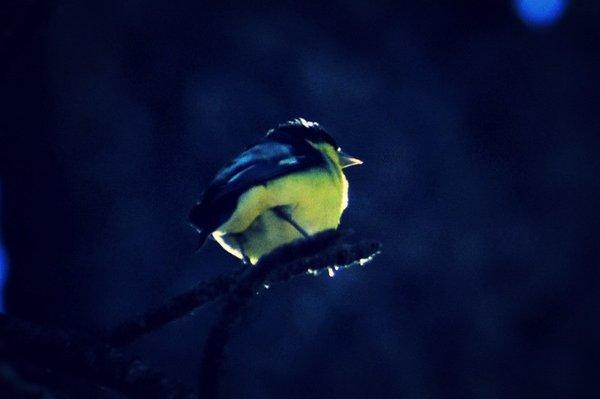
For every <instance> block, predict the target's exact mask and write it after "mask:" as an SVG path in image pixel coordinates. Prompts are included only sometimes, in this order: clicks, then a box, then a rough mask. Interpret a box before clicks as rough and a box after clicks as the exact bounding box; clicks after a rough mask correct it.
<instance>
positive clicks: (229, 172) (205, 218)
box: [189, 140, 326, 245]
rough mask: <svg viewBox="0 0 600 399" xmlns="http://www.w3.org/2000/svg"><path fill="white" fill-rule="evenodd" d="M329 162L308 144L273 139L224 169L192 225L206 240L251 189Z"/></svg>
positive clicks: (194, 211) (206, 193)
mask: <svg viewBox="0 0 600 399" xmlns="http://www.w3.org/2000/svg"><path fill="white" fill-rule="evenodd" d="M325 165H326V161H325V159H324V158H323V156H322V155H321V153H320V152H319V151H317V150H316V149H314V148H313V147H312V146H311V145H310V144H308V143H307V142H303V143H301V144H299V143H295V144H294V145H290V144H284V143H280V142H275V141H271V140H263V141H262V142H260V143H259V144H257V145H255V146H254V147H251V148H250V149H248V150H246V151H244V152H243V153H242V154H240V155H239V156H238V157H237V158H235V159H233V160H232V161H231V162H230V163H229V164H228V165H226V166H225V167H224V168H223V169H221V170H220V171H219V172H218V173H217V175H216V176H215V179H214V180H213V181H212V183H211V184H210V185H209V186H208V187H207V188H206V190H205V191H204V193H203V194H202V198H201V200H200V201H199V202H198V203H197V204H196V206H194V208H192V210H191V212H190V216H189V219H190V222H191V223H192V224H193V225H194V226H196V228H197V229H198V230H199V231H200V233H201V236H202V237H201V242H200V245H202V243H203V242H204V239H205V238H206V237H207V236H208V235H209V234H210V233H212V232H213V231H214V230H215V229H217V228H218V227H219V226H220V225H221V224H223V223H224V222H225V221H226V220H227V219H229V217H230V216H231V214H232V213H233V211H234V210H235V207H236V206H237V201H238V199H239V197H240V195H242V194H243V193H244V192H246V191H247V190H249V189H250V188H252V187H254V186H256V185H259V184H264V183H266V182H268V181H269V180H273V179H276V178H278V177H281V176H284V175H287V174H289V173H294V172H297V171H301V170H307V169H311V168H316V167H324V166H325Z"/></svg>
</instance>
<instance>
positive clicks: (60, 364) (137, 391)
mask: <svg viewBox="0 0 600 399" xmlns="http://www.w3.org/2000/svg"><path fill="white" fill-rule="evenodd" d="M0 345H1V348H0V349H1V350H2V352H3V354H4V355H5V356H7V357H9V358H14V359H17V360H20V361H23V360H27V361H30V362H32V363H35V364H38V365H40V366H45V367H48V368H51V369H56V370H59V371H64V372H67V373H69V374H71V375H74V376H78V377H82V378H84V379H87V380H89V381H91V382H93V383H95V384H97V385H99V386H102V387H106V388H109V389H113V390H115V391H117V392H121V393H123V394H125V395H127V396H128V397H131V398H144V399H148V398H161V399H162V398H169V399H179V398H186V399H191V398H196V395H195V394H194V393H193V392H192V391H191V390H189V389H187V388H185V387H184V386H182V385H181V384H179V383H176V382H172V381H170V380H169V379H167V378H166V377H164V376H163V375H162V374H160V373H158V372H157V371H154V370H152V369H150V368H148V367H147V366H146V365H144V364H143V363H142V362H140V361H139V360H137V359H131V358H128V357H127V356H125V355H124V354H122V353H120V352H119V351H117V350H116V349H114V348H112V347H110V346H108V345H106V344H104V343H99V342H97V341H95V340H93V339H90V338H88V337H85V336H83V335H80V334H77V333H73V332H67V331H64V330H58V329H49V328H46V327H41V326H39V325H37V324H33V323H30V322H27V321H23V320H19V319H17V318H14V317H11V316H8V315H5V314H0Z"/></svg>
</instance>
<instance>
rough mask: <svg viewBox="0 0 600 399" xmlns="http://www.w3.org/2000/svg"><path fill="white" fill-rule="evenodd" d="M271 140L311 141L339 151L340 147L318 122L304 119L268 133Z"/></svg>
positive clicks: (295, 120) (287, 141)
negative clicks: (327, 145)
mask: <svg viewBox="0 0 600 399" xmlns="http://www.w3.org/2000/svg"><path fill="white" fill-rule="evenodd" d="M266 137H267V138H268V139H269V140H274V141H278V142H282V143H294V142H298V141H303V140H309V141H311V142H313V143H315V144H316V143H327V144H330V145H331V146H333V148H335V149H338V148H339V147H338V145H337V143H336V142H335V140H334V139H333V137H331V136H330V135H329V133H327V132H326V131H325V129H323V128H322V127H321V125H319V124H318V123H317V122H309V121H307V120H305V119H303V118H296V119H293V120H291V121H288V122H286V123H282V124H280V125H279V126H277V127H276V128H274V129H271V130H269V131H268V132H267V136H266Z"/></svg>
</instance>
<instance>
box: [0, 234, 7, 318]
mask: <svg viewBox="0 0 600 399" xmlns="http://www.w3.org/2000/svg"><path fill="white" fill-rule="evenodd" d="M7 274H8V265H7V264H6V252H5V251H4V247H3V246H2V243H0V312H4V283H5V282H6V275H7Z"/></svg>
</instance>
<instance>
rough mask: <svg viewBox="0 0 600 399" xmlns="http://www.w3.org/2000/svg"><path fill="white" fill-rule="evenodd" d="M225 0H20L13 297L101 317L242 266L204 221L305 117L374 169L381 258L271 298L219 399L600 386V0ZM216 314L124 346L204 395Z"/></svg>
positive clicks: (9, 92) (5, 124)
mask: <svg viewBox="0 0 600 399" xmlns="http://www.w3.org/2000/svg"><path fill="white" fill-rule="evenodd" d="M217 3H220V2H214V4H204V3H202V2H197V1H156V0H154V1H139V0H134V1H129V2H121V1H87V2H76V1H59V2H57V3H55V4H54V6H52V7H49V8H48V9H47V10H42V11H40V12H39V13H30V12H29V11H28V10H27V9H26V8H25V6H22V7H20V6H14V4H13V6H14V7H13V8H14V9H13V10H12V11H13V14H11V17H14V18H13V19H11V21H10V22H11V23H10V24H9V25H6V26H8V28H7V29H12V31H14V32H17V33H18V35H20V36H16V38H13V39H14V41H13V42H12V43H17V44H16V45H13V46H12V47H10V46H9V47H7V50H6V53H5V54H7V55H8V56H7V57H6V58H5V59H4V60H3V61H2V63H3V66H2V76H0V78H1V79H2V81H1V83H2V92H1V93H0V96H1V98H2V104H3V105H2V115H3V116H2V121H1V125H0V128H1V134H2V136H1V141H0V167H1V168H0V173H1V174H0V184H1V185H2V191H1V192H2V196H3V198H2V201H1V205H2V230H1V231H2V234H3V240H4V246H5V248H6V252H7V256H8V262H9V266H10V274H9V280H8V283H7V285H6V289H5V302H6V309H7V311H8V312H9V313H12V314H14V315H17V316H20V317H23V318H27V319H30V320H34V321H38V322H43V323H45V324H49V325H54V326H61V327H69V328H78V329H86V330H91V331H94V330H96V329H99V328H102V327H108V326H112V325H115V324H116V323H117V322H119V321H121V320H123V319H125V318H127V317H128V316H130V315H133V314H135V313H137V312H139V311H141V310H143V309H147V308H148V307H150V306H152V305H155V304H158V303H161V302H162V301H164V300H165V299H166V298H168V297H169V296H171V295H173V294H175V293H177V292H180V291H182V290H184V289H185V288H187V287H189V286H191V285H192V284H193V283H195V282H196V281H199V280H204V279H210V278H211V277H214V276H216V275H218V274H221V273H225V272H229V271H231V270H233V269H234V268H235V267H236V266H237V264H238V263H237V261H236V259H234V258H233V257H231V256H229V255H227V254H226V253H224V252H223V251H222V250H220V249H219V248H218V247H217V245H216V244H214V243H209V245H207V246H206V247H205V248H203V249H202V250H201V251H200V252H199V253H194V252H193V248H194V245H195V238H196V237H195V234H194V232H193V230H192V229H191V228H190V227H189V226H188V225H187V224H186V216H187V212H188V210H189V208H190V207H191V206H192V205H193V203H194V202H195V201H196V199H197V198H198V196H199V194H200V192H201V190H202V188H203V187H204V186H205V185H206V184H207V183H208V182H209V181H210V179H211V178H212V176H213V175H214V173H215V172H216V171H217V169H218V168H220V167H221V166H222V165H223V164H224V163H225V162H226V161H227V160H228V159H229V158H231V157H233V156H234V155H236V153H238V152H239V151H241V150H242V149H243V148H244V147H245V146H247V145H249V144H251V143H252V142H253V141H255V140H257V139H258V138H259V137H260V136H261V135H262V134H264V132H265V131H266V130H267V129H269V128H271V127H273V126H275V125H276V124H277V123H279V122H283V121H285V120H288V119H290V118H292V117H296V116H303V117H305V118H307V119H309V120H316V121H318V122H320V123H321V124H323V125H324V126H325V127H326V128H327V129H328V130H329V131H330V132H331V133H332V134H333V135H334V136H335V137H336V139H337V140H338V142H340V143H341V144H342V146H343V147H344V148H345V149H346V150H347V151H348V152H351V153H353V154H356V155H357V156H360V157H361V158H362V159H363V160H364V161H365V164H364V165H363V166H362V167H360V168H353V169H351V170H348V177H349V180H350V206H349V208H348V210H347V211H346V214H345V215H344V218H343V225H344V226H346V227H351V228H353V229H355V230H356V231H357V236H358V237H365V238H377V239H380V240H381V241H382V242H383V244H384V252H383V254H382V255H381V256H379V257H378V258H377V259H376V260H375V261H374V262H373V263H371V264H370V265H369V266H368V267H366V268H364V269H361V268H353V269H350V270H347V271H343V272H339V273H338V274H337V275H336V276H335V278H333V279H330V278H328V277H327V276H325V275H322V276H319V277H317V278H309V277H306V278H301V279H296V280H294V281H292V282H290V283H288V284H285V285H279V286H275V287H272V288H271V289H270V290H269V291H267V292H265V293H264V294H261V295H260V296H259V297H257V298H256V300H255V301H254V302H253V304H252V306H251V307H250V309H249V311H248V312H247V313H246V314H245V315H244V318H243V320H242V321H241V323H240V324H238V325H237V326H236V328H235V329H234V333H233V337H232V340H231V342H230V344H229V346H228V350H227V358H226V361H225V372H224V374H223V378H222V388H223V396H224V397H245V398H266V397H273V398H281V397H284V398H306V397H331V398H347V397H377V398H383V397H389V398H392V397H393V398H396V397H403V398H437V397H463V398H470V397H473V398H474V397H485V398H501V397H502V398H504V397H529V398H532V397H542V396H543V397H582V396H583V395H584V394H589V393H590V392H589V390H590V389H593V388H595V389H596V391H597V379H598V376H599V375H598V370H599V369H600V368H599V366H600V339H599V338H600V322H599V321H598V316H599V313H600V291H599V288H600V274H599V270H598V266H599V263H598V260H599V259H598V234H597V232H598V230H597V228H598V222H599V217H598V215H599V212H598V205H599V202H598V192H599V179H598V175H599V173H598V172H599V170H600V168H599V166H600V162H599V156H598V154H599V152H598V151H599V146H598V144H599V140H598V134H599V132H600V90H599V87H600V85H599V79H600V77H599V71H600V34H599V33H600V31H599V29H598V26H599V23H600V4H598V3H597V2H592V1H588V2H573V3H572V4H569V5H568V6H567V7H566V9H565V10H564V15H562V16H561V18H560V19H559V20H557V21H556V23H555V24H547V26H538V25H536V23H533V22H529V23H524V22H523V21H522V20H521V19H519V18H518V16H517V14H516V13H515V8H514V7H513V6H512V4H511V2H508V1H507V2H502V1H481V0H480V1H471V2H458V1H440V2H418V1H415V2H403V4H399V5H396V6H394V5H392V4H391V2H390V3H383V2H378V1H370V2H335V1H334V2H323V3H326V4H327V5H320V6H309V5H301V3H302V2H288V3H282V2H278V3H274V4H264V5H260V6H252V7H251V6H249V5H243V4H241V3H240V4H235V3H230V4H227V5H225V4H217ZM12 31H11V32H12ZM11 40H12V39H11ZM218 309H219V308H218V307H217V305H210V306H208V307H206V308H203V309H201V310H199V311H198V312H196V313H195V314H194V315H193V316H192V317H189V318H187V319H184V320H180V321H178V322H176V323H173V324H171V325H169V326H168V327H167V328H165V329H163V330H162V331H160V332H158V333H156V334H153V335H151V336H148V337H146V338H144V339H143V340H141V341H140V342H139V343H137V344H135V345H133V346H132V347H131V348H130V349H129V350H128V351H130V352H131V353H132V354H135V355H137V356H139V357H141V358H142V359H144V360H145V361H146V362H147V363H149V364H150V365H152V366H154V367H156V368H158V369H162V370H164V371H165V372H166V373H167V374H168V375H170V376H172V377H176V378H180V379H182V380H184V381H186V382H187V383H188V384H190V385H192V384H194V383H195V382H196V380H197V375H198V368H199V364H200V359H201V348H202V344H203V342H204V339H205V337H206V333H207V330H208V328H209V327H210V325H211V323H212V322H213V321H214V319H215V315H216V314H217V311H218ZM596 394H597V392H596Z"/></svg>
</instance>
